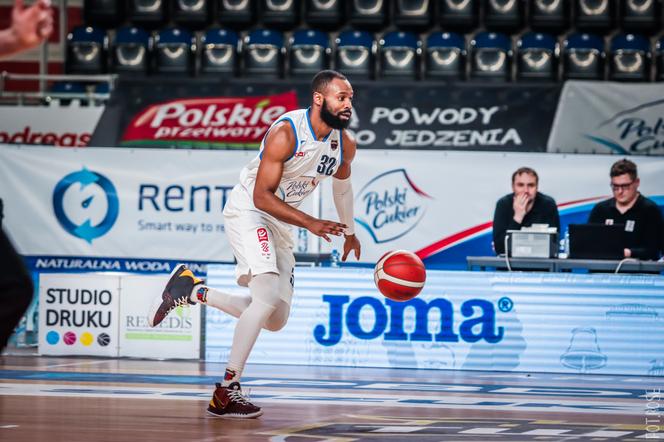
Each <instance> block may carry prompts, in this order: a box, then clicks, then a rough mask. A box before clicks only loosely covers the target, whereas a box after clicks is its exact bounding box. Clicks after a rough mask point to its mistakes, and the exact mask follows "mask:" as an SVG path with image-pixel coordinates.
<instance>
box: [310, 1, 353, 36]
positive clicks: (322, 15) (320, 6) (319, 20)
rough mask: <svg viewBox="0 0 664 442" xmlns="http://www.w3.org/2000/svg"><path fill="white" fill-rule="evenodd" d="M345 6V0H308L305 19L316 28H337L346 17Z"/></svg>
mask: <svg viewBox="0 0 664 442" xmlns="http://www.w3.org/2000/svg"><path fill="white" fill-rule="evenodd" d="M344 6H345V2H344V1H343V0H327V1H321V0H307V2H306V12H305V18H304V19H305V21H306V22H307V24H308V25H309V26H311V27H314V28H320V29H336V28H337V27H338V26H340V25H341V23H343V21H344V19H345V16H344V9H345V8H344Z"/></svg>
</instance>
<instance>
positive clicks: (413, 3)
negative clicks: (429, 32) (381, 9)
mask: <svg viewBox="0 0 664 442" xmlns="http://www.w3.org/2000/svg"><path fill="white" fill-rule="evenodd" d="M432 11H433V1H432V0H399V1H397V2H395V3H394V24H395V25H397V26H398V27H399V28H401V29H408V30H423V29H426V28H428V27H429V26H430V25H431V17H432V15H433V14H432Z"/></svg>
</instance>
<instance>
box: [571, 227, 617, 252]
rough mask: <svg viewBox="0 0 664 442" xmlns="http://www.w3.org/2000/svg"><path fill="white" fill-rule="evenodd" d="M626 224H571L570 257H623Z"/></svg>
mask: <svg viewBox="0 0 664 442" xmlns="http://www.w3.org/2000/svg"><path fill="white" fill-rule="evenodd" d="M624 248H625V225H624V224H614V225H606V224H570V225H569V258H573V259H623V258H624V256H625V255H624Z"/></svg>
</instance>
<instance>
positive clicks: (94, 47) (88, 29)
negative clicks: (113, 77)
mask: <svg viewBox="0 0 664 442" xmlns="http://www.w3.org/2000/svg"><path fill="white" fill-rule="evenodd" d="M107 51H108V37H107V36H106V32H105V31H104V30H102V29H99V28H94V27H92V26H78V27H76V28H74V29H73V30H72V31H71V32H70V33H69V35H67V56H66V60H65V72H66V73H68V74H101V73H105V72H106V68H107V66H106V57H107V55H108V52H107Z"/></svg>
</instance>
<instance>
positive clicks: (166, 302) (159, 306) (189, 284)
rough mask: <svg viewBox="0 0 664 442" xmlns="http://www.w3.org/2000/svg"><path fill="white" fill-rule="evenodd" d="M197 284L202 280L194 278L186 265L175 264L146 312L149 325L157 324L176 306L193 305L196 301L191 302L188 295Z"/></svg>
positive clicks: (154, 325) (201, 282)
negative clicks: (162, 288)
mask: <svg viewBox="0 0 664 442" xmlns="http://www.w3.org/2000/svg"><path fill="white" fill-rule="evenodd" d="M198 284H203V280H202V279H200V278H196V277H195V276H194V274H193V273H192V271H191V270H189V269H188V268H187V266H186V265H184V264H180V265H177V266H175V269H174V270H173V271H172V272H171V277H170V279H169V280H168V283H166V287H165V288H164V291H163V292H162V293H161V296H159V297H157V298H155V299H154V301H153V302H152V307H151V308H150V312H149V313H148V324H150V327H156V326H157V325H159V324H160V323H161V321H163V320H164V318H165V317H166V316H168V314H169V313H170V312H172V311H173V310H174V309H175V308H176V307H179V306H189V305H190V304H192V305H195V304H196V303H195V302H192V301H191V300H190V299H189V296H190V295H191V292H192V290H193V289H194V287H195V286H197V285H198Z"/></svg>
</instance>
